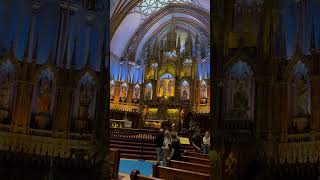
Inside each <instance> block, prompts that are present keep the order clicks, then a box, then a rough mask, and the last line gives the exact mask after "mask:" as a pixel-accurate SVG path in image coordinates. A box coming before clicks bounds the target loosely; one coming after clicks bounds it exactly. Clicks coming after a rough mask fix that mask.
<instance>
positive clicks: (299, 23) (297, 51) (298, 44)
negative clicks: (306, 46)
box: [295, 2, 302, 54]
mask: <svg viewBox="0 0 320 180" xmlns="http://www.w3.org/2000/svg"><path fill="white" fill-rule="evenodd" d="M297 11H298V13H297V14H298V18H297V20H298V21H297V32H296V42H295V43H296V44H295V54H301V53H302V47H301V42H300V41H301V34H302V32H301V27H302V9H301V2H298V3H297Z"/></svg>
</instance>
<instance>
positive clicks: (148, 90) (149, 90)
mask: <svg viewBox="0 0 320 180" xmlns="http://www.w3.org/2000/svg"><path fill="white" fill-rule="evenodd" d="M152 95H153V94H152V84H151V83H148V84H147V85H146V87H145V91H144V96H145V99H146V100H152Z"/></svg>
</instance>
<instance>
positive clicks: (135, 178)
mask: <svg viewBox="0 0 320 180" xmlns="http://www.w3.org/2000/svg"><path fill="white" fill-rule="evenodd" d="M130 179H131V180H163V179H159V178H155V177H148V176H143V175H140V171H139V170H133V171H131V174H130Z"/></svg>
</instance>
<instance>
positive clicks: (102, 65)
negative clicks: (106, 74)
mask: <svg viewBox="0 0 320 180" xmlns="http://www.w3.org/2000/svg"><path fill="white" fill-rule="evenodd" d="M106 42H107V37H106V33H105V31H104V32H103V40H102V46H101V62H100V69H101V71H103V70H104V69H105V67H106V66H105V64H106V49H107V44H106Z"/></svg>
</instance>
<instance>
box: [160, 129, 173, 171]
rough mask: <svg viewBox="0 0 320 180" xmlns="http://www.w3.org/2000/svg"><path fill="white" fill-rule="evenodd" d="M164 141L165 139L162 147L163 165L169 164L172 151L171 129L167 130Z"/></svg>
mask: <svg viewBox="0 0 320 180" xmlns="http://www.w3.org/2000/svg"><path fill="white" fill-rule="evenodd" d="M164 136H165V137H164V141H163V147H162V160H163V165H166V164H167V158H168V156H169V151H170V145H171V133H170V131H168V130H166V131H165V132H164Z"/></svg>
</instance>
